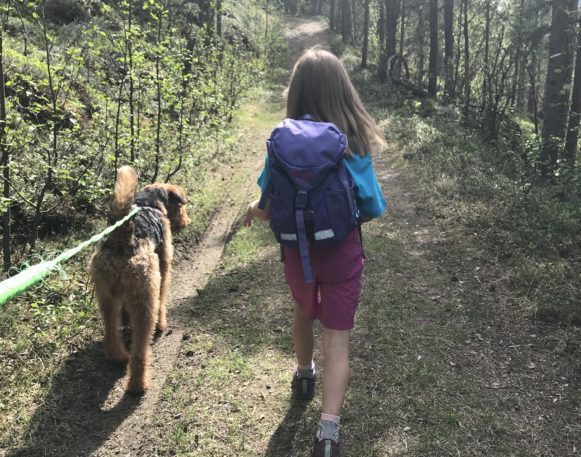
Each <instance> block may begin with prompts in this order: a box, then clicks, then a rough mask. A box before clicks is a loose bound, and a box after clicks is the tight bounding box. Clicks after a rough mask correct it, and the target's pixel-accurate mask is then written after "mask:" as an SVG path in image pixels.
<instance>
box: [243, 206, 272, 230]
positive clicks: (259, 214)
mask: <svg viewBox="0 0 581 457" xmlns="http://www.w3.org/2000/svg"><path fill="white" fill-rule="evenodd" d="M259 202H260V200H254V201H253V202H252V203H250V204H249V205H248V210H247V211H246V217H245V218H244V227H250V226H252V219H254V218H255V217H256V218H258V219H260V220H262V221H267V220H269V219H270V200H269V201H268V202H267V203H266V207H265V208H264V209H260V208H259V207H258V203H259Z"/></svg>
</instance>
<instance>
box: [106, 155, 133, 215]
mask: <svg viewBox="0 0 581 457" xmlns="http://www.w3.org/2000/svg"><path fill="white" fill-rule="evenodd" d="M136 190H137V173H136V172H135V170H134V169H133V168H131V167H130V166H128V165H126V166H124V167H121V168H119V170H118V171H117V181H116V182H115V192H114V193H113V202H112V203H111V216H112V218H113V219H114V220H119V219H121V218H122V217H124V216H126V215H127V214H128V213H129V211H130V210H131V205H132V204H133V199H134V197H135V191H136Z"/></svg>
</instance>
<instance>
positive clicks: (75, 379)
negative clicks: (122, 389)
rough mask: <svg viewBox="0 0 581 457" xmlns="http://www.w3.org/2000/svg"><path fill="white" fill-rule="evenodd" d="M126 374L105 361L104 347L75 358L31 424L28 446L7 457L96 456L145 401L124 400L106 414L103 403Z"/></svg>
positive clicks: (90, 348) (97, 346)
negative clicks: (95, 452)
mask: <svg viewBox="0 0 581 457" xmlns="http://www.w3.org/2000/svg"><path fill="white" fill-rule="evenodd" d="M124 375H125V368H124V367H120V366H115V365H113V364H111V363H109V362H107V361H106V360H105V356H104V355H103V350H102V347H101V344H100V343H97V342H93V343H92V344H90V345H89V346H88V347H87V348H84V349H82V350H80V351H79V352H76V353H74V354H72V355H71V356H70V357H69V358H68V359H67V361H66V362H65V363H64V365H63V366H62V367H61V368H60V369H59V370H58V372H57V373H56V374H55V377H54V378H53V380H52V386H51V389H50V391H49V392H48V394H47V395H46V397H45V399H44V402H43V403H42V405H41V406H40V407H39V409H38V410H37V411H36V413H35V414H34V416H33V418H32V419H31V421H30V425H29V427H28V430H27V431H26V433H25V436H26V439H25V444H24V446H23V447H21V448H19V449H14V450H12V451H10V452H9V453H8V454H7V457H35V456H43V457H49V456H55V457H56V456H59V457H64V456H71V457H73V456H74V457H85V456H89V455H92V453H93V452H94V451H95V450H96V449H98V448H99V446H100V445H101V444H102V443H103V442H104V441H105V440H106V439H107V438H108V437H109V435H111V433H113V432H114V431H115V429H116V428H117V427H118V426H119V424H120V423H121V422H123V420H124V419H125V418H126V417H127V416H128V415H130V414H131V413H132V411H133V410H134V409H135V408H136V407H137V405H138V404H139V402H140V398H139V397H130V396H123V398H122V399H121V401H120V402H119V403H118V404H116V405H114V406H112V407H111V409H109V410H104V406H103V403H104V402H105V400H106V399H107V397H108V395H109V393H110V391H111V389H112V388H113V386H114V385H115V383H116V382H117V380H119V379H120V378H122V377H123V376H124Z"/></svg>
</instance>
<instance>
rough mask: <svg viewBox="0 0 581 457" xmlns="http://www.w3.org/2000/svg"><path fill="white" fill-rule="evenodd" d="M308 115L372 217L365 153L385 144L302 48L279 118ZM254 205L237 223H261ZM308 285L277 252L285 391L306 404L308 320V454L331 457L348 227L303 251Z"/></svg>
mask: <svg viewBox="0 0 581 457" xmlns="http://www.w3.org/2000/svg"><path fill="white" fill-rule="evenodd" d="M307 114H310V115H311V116H313V117H314V118H315V119H316V120H317V121H321V122H332V123H334V124H335V125H336V126H337V127H339V129H340V130H341V131H342V132H344V133H345V134H346V135H347V137H348V140H349V149H348V150H347V151H346V152H345V156H346V157H345V161H344V164H345V166H346V168H347V171H348V172H349V174H350V175H351V178H352V180H353V183H354V185H355V197H356V203H357V209H358V211H359V214H360V217H361V222H367V221H369V220H371V219H373V218H376V217H378V216H380V215H381V214H382V213H383V212H384V210H385V208H386V206H387V205H386V203H385V200H384V199H383V196H382V193H381V189H380V187H379V183H378V182H377V178H376V176H375V172H374V170H373V166H372V163H371V155H370V151H372V150H377V149H380V148H382V147H383V146H384V145H385V142H384V140H383V138H382V136H381V134H380V133H379V130H378V128H377V126H376V125H375V122H374V121H373V119H372V118H371V116H370V115H369V114H368V113H367V111H366V110H365V108H364V107H363V104H362V103H361V100H360V99H359V96H358V94H357V92H356V90H355V88H354V87H353V85H352V83H351V81H350V80H349V75H348V74H347V71H346V70H345V67H344V66H343V64H342V63H341V61H340V60H339V59H338V58H337V57H335V56H334V55H333V54H331V53H330V52H327V51H324V50H323V49H320V48H312V49H310V50H307V51H306V52H305V53H304V54H303V55H302V57H301V58H300V59H299V60H298V61H297V63H296V65H295V67H294V70H293V72H292V76H291V80H290V83H289V87H288V89H287V117H288V118H291V119H300V118H301V117H302V116H304V115H307ZM269 179H270V173H269V168H268V163H266V164H265V167H264V169H263V170H262V173H261V174H260V177H259V178H258V184H259V186H260V187H261V189H262V191H263V192H264V191H265V189H266V187H267V184H268V181H269ZM258 201H259V200H256V201H254V202H252V203H250V205H249V206H248V212H247V215H246V219H245V221H244V225H245V226H250V225H251V223H252V219H253V218H255V217H256V218H258V219H262V220H268V219H269V218H270V206H269V204H267V205H266V207H265V209H264V210H261V209H259V208H258ZM310 259H311V265H312V270H313V274H314V277H315V280H314V282H313V283H312V284H307V283H305V280H304V276H303V271H302V264H301V259H300V255H299V251H298V250H295V249H287V248H285V252H284V271H285V277H286V282H287V284H288V285H289V287H290V289H291V292H292V296H293V298H294V300H295V301H296V306H295V314H294V320H293V328H292V333H293V342H294V349H295V355H296V359H297V367H296V370H295V373H294V375H293V381H292V390H293V394H294V395H295V397H296V398H298V399H302V400H310V399H311V398H313V395H314V391H315V379H316V369H315V364H314V362H313V322H314V320H315V319H318V320H319V321H320V322H321V324H322V326H323V348H324V361H325V376H324V378H323V381H322V388H323V407H322V414H321V420H320V422H319V428H318V431H317V433H316V438H315V446H314V449H313V453H312V455H313V456H314V457H319V456H321V457H323V456H325V457H329V456H330V457H338V456H340V451H339V418H340V414H341V408H342V407H343V401H344V398H345V391H346V388H347V381H348V378H349V334H350V330H351V329H352V328H353V323H354V317H355V310H356V308H357V305H358V300H359V294H360V292H361V273H362V271H363V254H362V246H361V240H360V237H359V233H358V230H357V229H355V230H353V232H352V233H351V235H350V236H349V237H348V239H347V240H345V241H344V242H343V243H341V244H340V245H339V246H337V247H334V248H326V249H315V248H310Z"/></svg>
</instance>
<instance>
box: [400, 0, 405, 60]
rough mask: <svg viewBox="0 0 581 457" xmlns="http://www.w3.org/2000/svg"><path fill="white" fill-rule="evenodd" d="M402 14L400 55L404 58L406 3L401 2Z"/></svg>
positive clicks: (402, 0)
mask: <svg viewBox="0 0 581 457" xmlns="http://www.w3.org/2000/svg"><path fill="white" fill-rule="evenodd" d="M399 12H400V14H399V15H400V18H401V20H400V26H399V55H400V56H401V57H403V50H404V46H405V2H404V0H401V4H400V6H399Z"/></svg>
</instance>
